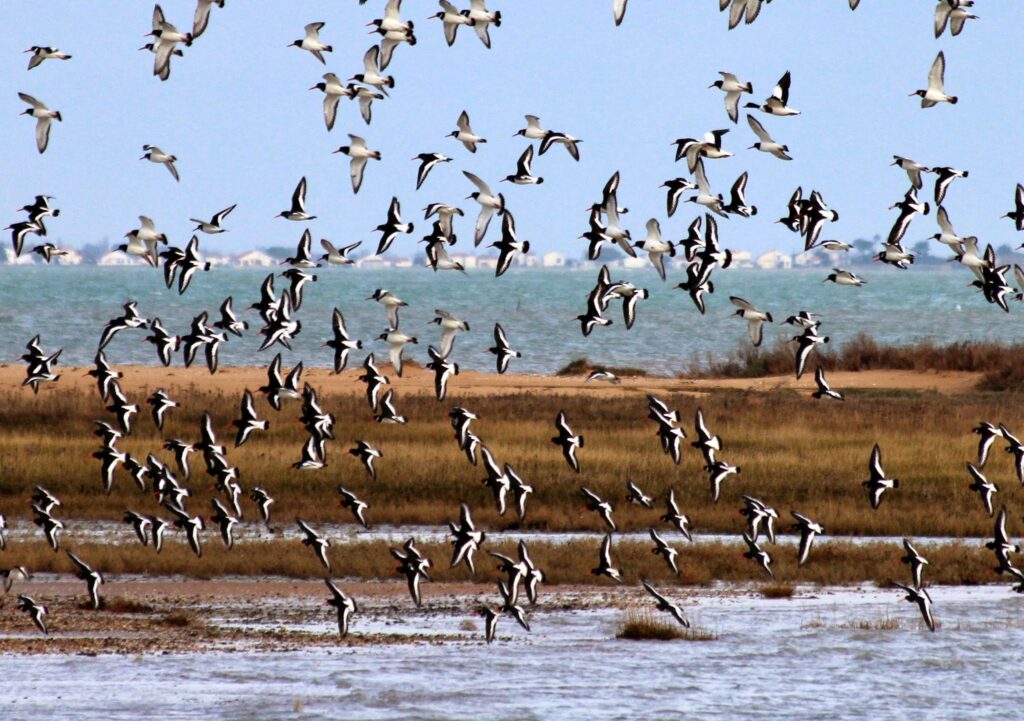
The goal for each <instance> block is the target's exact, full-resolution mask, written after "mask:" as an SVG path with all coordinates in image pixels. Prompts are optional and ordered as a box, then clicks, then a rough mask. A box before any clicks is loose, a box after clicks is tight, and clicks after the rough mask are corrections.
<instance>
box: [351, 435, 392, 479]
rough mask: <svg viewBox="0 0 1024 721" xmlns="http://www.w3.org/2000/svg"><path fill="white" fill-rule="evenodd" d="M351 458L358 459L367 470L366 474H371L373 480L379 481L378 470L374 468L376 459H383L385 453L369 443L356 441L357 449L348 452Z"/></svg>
mask: <svg viewBox="0 0 1024 721" xmlns="http://www.w3.org/2000/svg"><path fill="white" fill-rule="evenodd" d="M348 454H349V455H350V456H354V457H355V458H358V459H359V461H360V463H362V464H363V467H365V468H366V472H367V473H369V474H370V477H371V478H373V480H377V469H376V468H375V467H374V465H373V462H374V459H377V458H381V457H383V455H384V454H383V452H381V450H380V449H378V448H374V447H373V446H372V445H371V444H370V443H369V442H368V441H356V447H355V448H350V449H349V450H348Z"/></svg>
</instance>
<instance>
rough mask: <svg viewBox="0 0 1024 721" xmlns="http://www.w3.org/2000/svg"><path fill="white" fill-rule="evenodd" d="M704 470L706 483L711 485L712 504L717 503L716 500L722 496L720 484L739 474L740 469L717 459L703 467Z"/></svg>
mask: <svg viewBox="0 0 1024 721" xmlns="http://www.w3.org/2000/svg"><path fill="white" fill-rule="evenodd" d="M704 470H705V471H707V473H708V483H710V484H711V500H712V502H713V503H718V499H719V498H720V497H721V495H722V482H723V481H725V479H726V478H728V477H729V476H731V475H733V474H738V473H740V471H741V470H742V469H741V468H740V467H739V466H731V465H729V464H728V463H726V462H725V461H723V460H721V459H719V460H716V461H715V462H714V463H710V464H708V465H706V466H704Z"/></svg>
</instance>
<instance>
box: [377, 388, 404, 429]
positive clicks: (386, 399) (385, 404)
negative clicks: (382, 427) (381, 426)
mask: <svg viewBox="0 0 1024 721" xmlns="http://www.w3.org/2000/svg"><path fill="white" fill-rule="evenodd" d="M394 398H395V392H394V391H393V390H388V392H387V393H385V394H384V395H383V396H382V397H381V399H380V407H379V412H378V413H377V414H376V415H375V416H374V417H373V420H375V421H376V422H377V423H388V424H395V423H398V424H401V423H405V422H406V417H405V416H403V415H399V413H398V411H397V409H396V408H395V404H394Z"/></svg>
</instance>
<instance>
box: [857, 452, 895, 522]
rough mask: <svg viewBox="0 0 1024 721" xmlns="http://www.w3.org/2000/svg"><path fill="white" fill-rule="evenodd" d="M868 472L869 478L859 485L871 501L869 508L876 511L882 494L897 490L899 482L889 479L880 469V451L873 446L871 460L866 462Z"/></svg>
mask: <svg viewBox="0 0 1024 721" xmlns="http://www.w3.org/2000/svg"><path fill="white" fill-rule="evenodd" d="M868 472H869V473H870V474H871V478H869V479H868V480H866V481H864V482H863V483H861V485H862V486H864V488H866V489H867V491H868V497H869V499H870V500H871V507H872V508H873V509H876V510H877V509H878V506H879V505H880V504H881V503H882V494H883V493H885V491H887V490H889V489H894V488H899V487H900V482H899V480H898V479H896V478H889V477H888V476H887V475H886V474H885V471H884V470H883V469H882V449H881V448H879V447H878V444H877V443H876V444H875V447H874V448H872V449H871V460H870V461H868Z"/></svg>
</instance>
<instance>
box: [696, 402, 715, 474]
mask: <svg viewBox="0 0 1024 721" xmlns="http://www.w3.org/2000/svg"><path fill="white" fill-rule="evenodd" d="M694 427H695V428H696V430H697V440H696V441H694V442H693V443H691V444H690V445H691V446H693V447H694V448H696V449H697V450H699V451H700V452H701V454H702V455H703V456H704V463H705V464H706V465H708V466H711V465H714V463H715V453H716V452H717V451H720V450H722V439H721V438H719V437H718V436H716V435H714V434H712V433H711V431H709V430H708V427H707V425H706V424H705V422H704V411H703V410H701V409H700V408H698V409H697V413H696V415H695V418H694Z"/></svg>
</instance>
